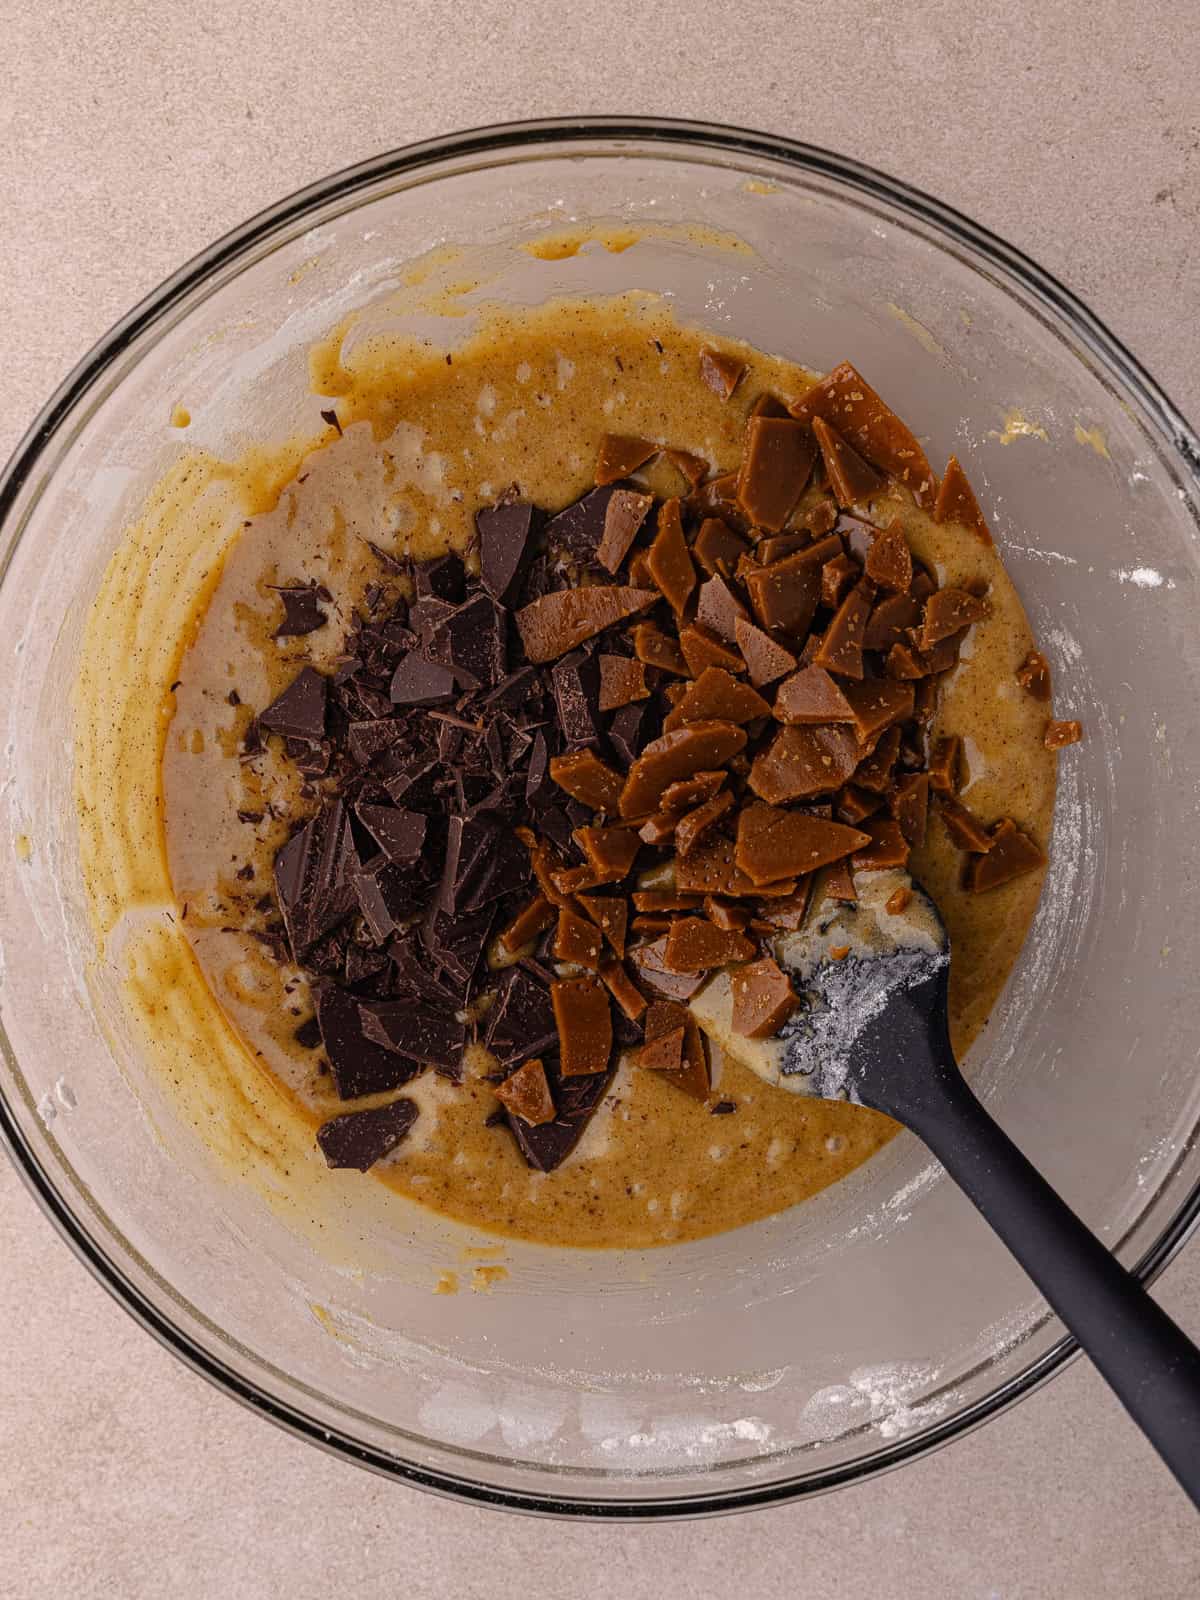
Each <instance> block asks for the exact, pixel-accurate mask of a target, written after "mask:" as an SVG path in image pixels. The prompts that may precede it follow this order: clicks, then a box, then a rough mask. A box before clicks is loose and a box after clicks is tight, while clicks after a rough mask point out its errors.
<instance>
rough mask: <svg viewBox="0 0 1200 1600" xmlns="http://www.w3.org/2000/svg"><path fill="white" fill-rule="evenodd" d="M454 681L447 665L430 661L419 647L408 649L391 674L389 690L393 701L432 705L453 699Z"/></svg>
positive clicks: (455, 690) (454, 691)
mask: <svg viewBox="0 0 1200 1600" xmlns="http://www.w3.org/2000/svg"><path fill="white" fill-rule="evenodd" d="M456 693H457V681H456V679H455V676H454V673H453V672H452V671H451V670H450V668H449V667H446V666H443V665H441V664H440V663H439V662H436V661H431V660H430V659H429V657H428V656H427V655H425V654H424V653H423V652H422V651H420V650H410V651H409V653H408V654H407V655H406V656H405V657H404V659H403V660H402V661H401V662H400V664H399V666H398V667H397V668H396V670H395V672H394V673H393V674H392V681H391V684H390V686H389V689H388V694H389V696H390V698H391V701H392V704H393V705H398V706H432V705H436V704H437V703H438V702H439V701H440V700H452V699H453V698H454V696H455V694H456Z"/></svg>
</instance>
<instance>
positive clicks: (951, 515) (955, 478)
mask: <svg viewBox="0 0 1200 1600" xmlns="http://www.w3.org/2000/svg"><path fill="white" fill-rule="evenodd" d="M933 520H934V521H935V522H961V523H962V525H963V527H964V528H969V529H970V530H971V532H972V533H973V534H975V536H976V537H977V538H978V539H979V540H980V542H981V543H983V544H985V545H990V544H991V542H992V535H991V533H990V531H989V530H988V525H987V520H986V518H985V517H984V515H983V512H982V511H981V510H980V509H979V501H978V500H976V498H975V492H974V490H973V489H972V488H971V485H970V484H969V483H968V482H967V475H966V473H965V472H964V471H963V469H962V467H961V466H960V465H959V461H958V457H957V456H951V457H950V459H949V461H948V462H947V463H946V475H945V477H944V478H943V479H942V482H941V487H940V488H939V489H938V494H937V500H936V502H935V504H934V507H933Z"/></svg>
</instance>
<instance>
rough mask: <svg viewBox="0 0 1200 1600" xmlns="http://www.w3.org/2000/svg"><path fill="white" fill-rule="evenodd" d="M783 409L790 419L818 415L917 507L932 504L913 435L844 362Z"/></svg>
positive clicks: (929, 480)
mask: <svg viewBox="0 0 1200 1600" xmlns="http://www.w3.org/2000/svg"><path fill="white" fill-rule="evenodd" d="M788 409H789V410H790V412H791V414H792V416H793V417H796V418H797V419H798V420H800V421H801V422H806V423H808V424H809V425H810V426H811V425H812V422H813V419H814V418H815V417H821V418H822V419H823V420H824V421H826V422H828V423H830V424H831V425H832V426H833V427H834V428H836V429H837V430H838V432H839V433H840V434H841V436H842V437H843V438H844V439H845V440H847V441H848V443H849V444H851V445H852V446H853V447H854V449H855V450H857V451H858V453H859V454H860V455H861V456H862V457H863V458H864V459H865V460H867V461H869V462H871V463H872V464H873V465H874V466H876V467H879V468H880V470H881V471H883V472H886V473H888V474H889V476H891V477H893V478H895V479H896V480H897V481H898V482H899V483H902V484H903V485H904V486H905V488H907V489H908V490H910V491H911V493H912V496H913V498H914V499H915V500H916V502H917V504H918V505H919V506H922V507H926V508H928V507H931V506H932V505H933V501H934V489H935V479H934V475H933V469H932V468H931V467H930V465H929V461H928V459H927V457H926V455H925V452H924V450H922V449H921V446H920V444H919V443H918V442H917V438H916V435H915V434H914V433H913V432H912V430H911V429H910V428H908V427H907V426H906V425H905V424H904V423H903V422H901V420H900V418H899V417H898V416H897V415H896V413H895V412H894V411H892V410H891V408H890V407H889V406H887V405H885V404H884V402H883V401H882V400H881V399H880V398H879V396H878V395H877V394H876V393H875V391H874V389H872V387H871V385H870V384H869V383H867V381H866V380H865V379H864V378H863V377H862V376H861V374H860V373H858V372H856V371H855V369H854V368H853V367H852V366H851V365H850V363H849V362H848V361H844V362H842V364H841V366H838V367H835V368H834V369H833V371H832V372H830V373H829V374H828V375H827V376H826V377H824V378H822V379H821V380H820V382H819V383H816V384H814V385H813V387H812V388H811V389H810V390H809V391H808V393H807V394H805V395H803V396H802V397H801V398H800V399H799V400H797V401H796V402H795V403H794V404H793V405H792V406H790V407H789V408H788Z"/></svg>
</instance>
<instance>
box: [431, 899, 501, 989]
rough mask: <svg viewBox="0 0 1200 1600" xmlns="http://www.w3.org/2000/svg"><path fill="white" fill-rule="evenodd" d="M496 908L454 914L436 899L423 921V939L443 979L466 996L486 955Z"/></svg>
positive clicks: (488, 907)
mask: <svg viewBox="0 0 1200 1600" xmlns="http://www.w3.org/2000/svg"><path fill="white" fill-rule="evenodd" d="M495 913H496V907H495V905H494V904H493V905H488V906H485V907H484V908H483V910H482V911H476V912H473V913H472V914H471V915H470V916H455V915H453V913H451V912H448V911H445V910H443V908H442V907H441V906H440V905H439V904H438V903H437V901H436V900H435V901H434V902H433V904H432V905H431V906H430V907H429V909H428V911H426V913H425V918H424V920H423V921H422V923H421V941H422V943H423V944H424V946H425V948H426V950H428V952H429V954H430V956H431V957H432V958H433V960H434V962H435V963H436V964H437V968H438V970H439V972H440V974H441V977H442V979H443V981H444V982H445V983H446V984H448V985H449V986H450V987H451V989H452V990H453V992H454V993H455V994H456V995H459V996H465V995H466V992H467V990H468V988H469V987H470V984H471V979H472V978H473V977H474V976H475V970H476V968H477V967H478V966H479V963H480V961H481V959H482V957H483V951H484V946H485V945H486V944H487V940H488V934H489V933H490V932H491V929H492V923H493V921H494V920H495Z"/></svg>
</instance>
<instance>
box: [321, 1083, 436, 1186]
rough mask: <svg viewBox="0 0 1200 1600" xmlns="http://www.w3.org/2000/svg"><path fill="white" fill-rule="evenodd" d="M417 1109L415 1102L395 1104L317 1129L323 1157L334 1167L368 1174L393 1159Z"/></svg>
mask: <svg viewBox="0 0 1200 1600" xmlns="http://www.w3.org/2000/svg"><path fill="white" fill-rule="evenodd" d="M416 1120H417V1107H416V1104H415V1102H414V1101H412V1100H405V1099H400V1100H393V1101H392V1103H391V1105H387V1106H376V1107H374V1109H372V1110H370V1111H347V1112H346V1113H345V1115H344V1116H340V1117H333V1118H332V1119H331V1120H330V1121H329V1122H326V1123H323V1124H322V1125H321V1127H319V1128H318V1129H317V1143H318V1144H319V1145H320V1147H321V1154H322V1155H323V1156H324V1157H325V1160H326V1161H327V1162H328V1163H329V1165H330V1166H331V1167H353V1168H354V1169H355V1170H356V1171H358V1172H366V1171H367V1169H368V1168H369V1167H373V1166H374V1165H375V1163H376V1162H377V1161H380V1160H382V1159H383V1157H384V1156H386V1155H390V1154H391V1152H392V1151H393V1150H394V1149H395V1148H396V1146H397V1145H398V1144H399V1143H400V1141H401V1140H402V1139H403V1138H404V1136H405V1135H406V1134H407V1133H408V1130H409V1129H410V1128H411V1127H412V1125H413V1123H414V1122H415V1121H416Z"/></svg>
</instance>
